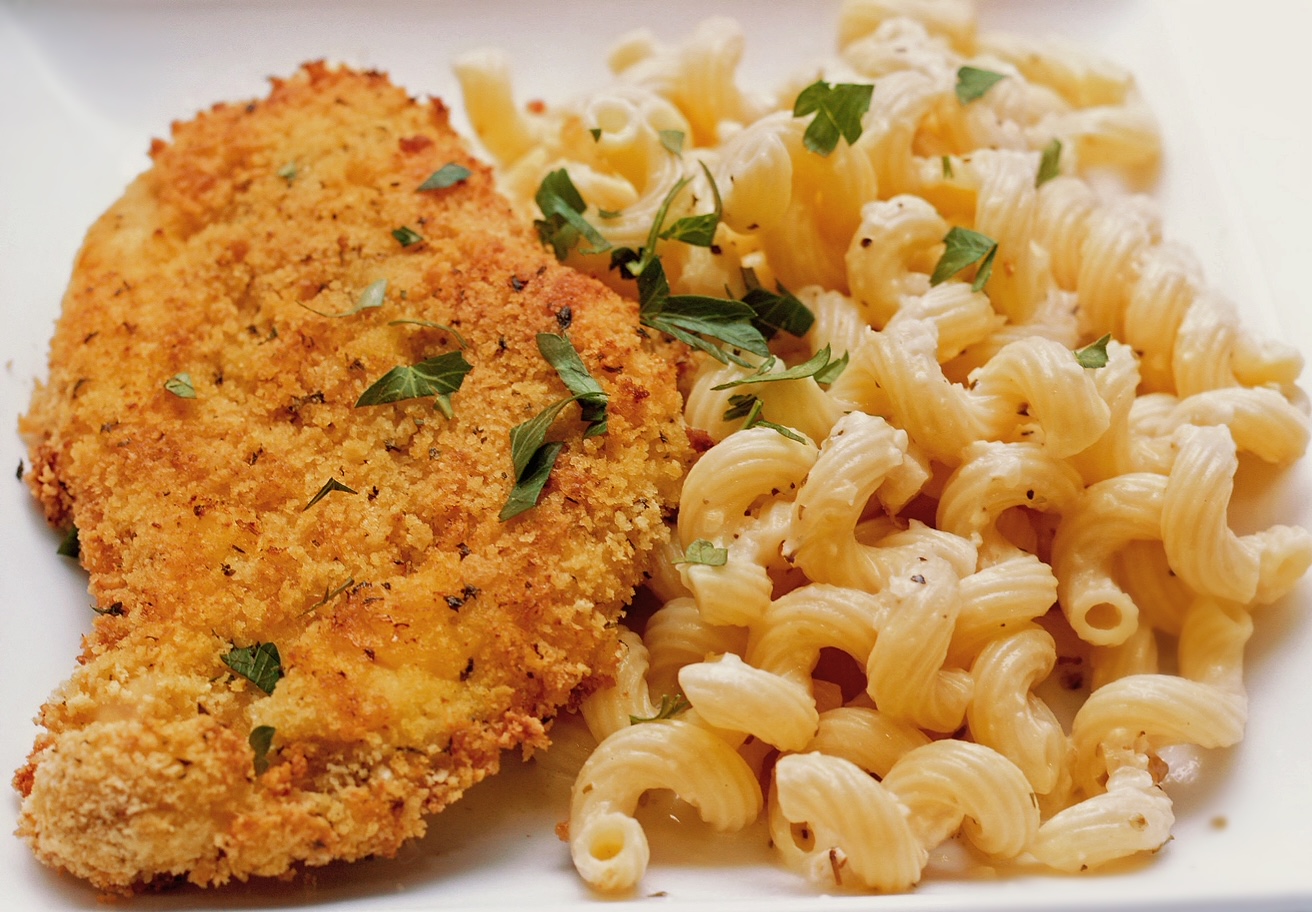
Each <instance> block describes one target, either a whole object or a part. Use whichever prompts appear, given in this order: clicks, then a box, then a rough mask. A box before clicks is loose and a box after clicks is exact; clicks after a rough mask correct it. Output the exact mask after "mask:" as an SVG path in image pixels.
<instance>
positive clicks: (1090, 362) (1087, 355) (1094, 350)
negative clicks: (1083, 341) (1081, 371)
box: [1075, 333, 1112, 369]
mask: <svg viewBox="0 0 1312 912" xmlns="http://www.w3.org/2000/svg"><path fill="white" fill-rule="evenodd" d="M1111 340H1112V334H1111V333H1108V334H1107V335H1105V336H1103V337H1102V338H1101V339H1099V340H1098V341H1097V342H1094V343H1093V344H1092V345H1086V346H1085V347H1084V348H1080V349H1077V350H1076V352H1075V360H1076V361H1078V362H1080V367H1086V368H1090V369H1097V368H1099V367H1106V366H1107V343H1108V342H1110V341H1111Z"/></svg>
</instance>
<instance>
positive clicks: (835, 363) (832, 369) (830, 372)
mask: <svg viewBox="0 0 1312 912" xmlns="http://www.w3.org/2000/svg"><path fill="white" fill-rule="evenodd" d="M850 360H851V357H850V355H849V354H848V353H847V352H843V357H841V358H838V359H835V360H832V361H830V362H829V363H828V364H826V365H825V366H824V367H822V368H821V369H820V370H818V371H816V372H815V382H816V383H833V382H834V381H835V380H837V379H838V378H839V377H841V376H842V375H843V371H845V370H847V363H848V361H850Z"/></svg>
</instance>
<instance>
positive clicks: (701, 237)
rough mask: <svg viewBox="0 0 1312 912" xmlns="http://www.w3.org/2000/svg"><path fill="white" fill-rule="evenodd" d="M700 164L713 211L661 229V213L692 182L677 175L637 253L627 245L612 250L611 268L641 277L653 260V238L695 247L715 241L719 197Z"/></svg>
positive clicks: (720, 213) (713, 181) (664, 212)
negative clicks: (711, 197) (713, 203)
mask: <svg viewBox="0 0 1312 912" xmlns="http://www.w3.org/2000/svg"><path fill="white" fill-rule="evenodd" d="M698 164H700V165H701V168H702V173H703V174H705V175H706V180H707V182H708V183H709V184H710V185H711V193H712V195H713V196H714V197H715V211H714V212H709V213H706V214H704V215H689V216H685V217H683V218H681V219H679V220H677V221H676V222H675V223H674V224H673V225H671V226H670V227H669V228H665V216H666V215H668V214H669V211H670V205H671V204H672V203H673V202H674V198H675V197H677V196H678V195H679V194H680V193H681V192H683V188H684V187H686V186H688V185H689V184H690V183H692V178H691V177H684V178H680V179H679V180H678V181H676V182H675V184H674V186H673V187H671V188H670V189H669V191H668V192H666V194H665V198H664V199H662V200H661V204H660V206H659V207H657V209H656V217H655V218H654V219H652V223H651V228H650V229H649V230H648V232H647V242H646V243H645V244H643V246H642V250H641V251H640V252H635V251H634V250H633V249H632V248H630V247H621V248H619V249H618V250H615V251H614V252H613V253H612V254H611V256H610V268H611V269H623V270H625V272H626V273H627V274H628V275H630V276H641V275H642V274H643V273H644V272H646V270H647V267H648V266H650V265H651V264H652V262H653V261H655V260H656V259H657V256H656V241H657V240H658V239H671V238H672V239H674V240H678V241H683V242H684V243H685V244H692V245H693V246H696V247H710V246H711V245H712V244H713V243H714V242H715V229H716V227H718V226H719V224H720V216H721V215H722V214H723V211H724V207H723V205H722V203H721V200H720V190H719V188H718V187H716V185H715V178H713V177H711V171H710V169H709V168H707V167H706V163H705V162H698Z"/></svg>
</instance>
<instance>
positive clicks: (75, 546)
mask: <svg viewBox="0 0 1312 912" xmlns="http://www.w3.org/2000/svg"><path fill="white" fill-rule="evenodd" d="M55 553H56V554H58V555H59V556H61V557H72V558H77V557H78V556H79V555H80V554H81V553H82V543H81V542H80V541H78V537H77V526H69V527H68V531H67V532H65V533H64V537H63V539H61V540H60V542H59V547H58V548H56V549H55Z"/></svg>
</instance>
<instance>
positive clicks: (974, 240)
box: [929, 228, 998, 291]
mask: <svg viewBox="0 0 1312 912" xmlns="http://www.w3.org/2000/svg"><path fill="white" fill-rule="evenodd" d="M943 243H944V244H946V245H947V247H946V248H945V249H944V251H943V256H941V257H940V258H939V261H938V264H937V265H936V266H935V267H934V273H933V275H931V276H930V277H929V284H930V285H940V284H942V283H943V282H946V281H947V280H948V279H950V278H952V277H953V276H954V275H956V274H957V273H959V272H961V270H963V269H965V268H967V267H968V266H972V265H974V264H975V263H979V270H978V271H977V272H976V273H975V281H974V282H972V283H971V285H970V290H971V291H979V290H980V289H982V288H983V287H984V286H985V285H986V284H988V281H989V276H991V275H992V274H993V257H994V256H995V255H996V254H997V252H998V242H997V241H995V240H993V238H991V237H989V236H987V235H984V234H980V233H979V232H978V231H971V230H970V229H969V228H953V229H952V230H951V231H949V232H948V233H947V234H946V235H945V236H944V238H943Z"/></svg>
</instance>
